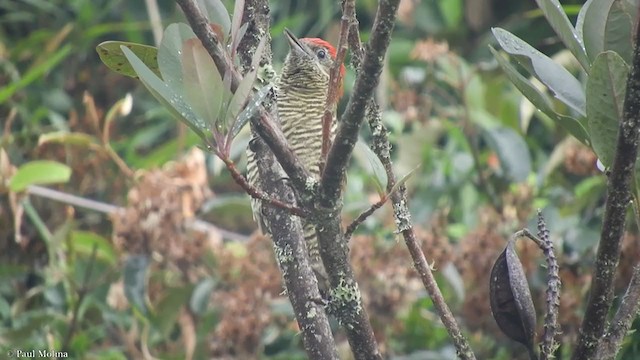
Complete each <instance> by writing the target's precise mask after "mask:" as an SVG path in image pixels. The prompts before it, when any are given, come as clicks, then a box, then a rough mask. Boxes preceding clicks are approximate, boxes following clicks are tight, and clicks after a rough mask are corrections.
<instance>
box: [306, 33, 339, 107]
mask: <svg viewBox="0 0 640 360" xmlns="http://www.w3.org/2000/svg"><path fill="white" fill-rule="evenodd" d="M300 40H301V41H304V42H308V43H312V44H314V45H316V46H322V47H323V48H325V49H327V51H328V52H329V56H331V58H332V59H333V60H335V59H336V54H337V51H336V48H334V47H333V45H331V44H330V43H329V42H327V41H325V40H323V39H320V38H303V39H300ZM346 70H347V69H346V68H345V67H344V64H340V78H341V79H342V81H341V83H340V89H339V90H338V96H339V97H342V95H343V93H344V89H343V86H344V74H345V72H346Z"/></svg>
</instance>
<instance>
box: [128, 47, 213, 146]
mask: <svg viewBox="0 0 640 360" xmlns="http://www.w3.org/2000/svg"><path fill="white" fill-rule="evenodd" d="M122 51H123V52H124V54H125V56H126V57H127V60H129V62H130V63H131V66H132V67H133V69H134V70H135V71H136V73H137V74H138V76H139V77H140V81H141V82H142V83H143V84H144V86H145V87H146V88H147V90H149V92H151V94H152V95H153V96H154V97H155V98H156V99H157V100H158V101H160V103H162V105H164V106H165V107H166V108H167V109H168V110H169V112H171V114H172V115H174V116H175V117H176V118H177V119H178V120H180V121H182V122H183V123H185V124H186V125H187V126H189V128H191V130H193V131H194V132H195V133H196V134H197V135H198V136H199V137H200V138H201V139H206V138H207V137H206V135H205V132H206V131H207V130H208V128H207V126H206V124H205V123H204V121H202V120H201V119H200V118H198V117H197V116H196V115H195V114H194V113H193V111H192V110H191V107H190V106H189V105H188V104H187V103H186V101H185V100H184V98H183V97H182V95H179V94H178V93H177V92H176V91H175V90H174V89H172V88H171V87H169V86H168V85H167V84H166V83H165V82H163V81H162V80H161V79H160V78H158V77H157V76H156V75H155V74H154V73H153V72H152V71H151V70H150V69H149V68H148V67H147V66H146V65H145V64H144V63H143V62H142V61H141V60H140V59H138V57H137V56H136V55H135V54H134V53H133V52H132V51H131V50H129V49H128V48H126V47H124V46H123V47H122Z"/></svg>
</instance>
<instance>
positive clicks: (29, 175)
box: [9, 160, 71, 191]
mask: <svg viewBox="0 0 640 360" xmlns="http://www.w3.org/2000/svg"><path fill="white" fill-rule="evenodd" d="M70 177H71V168H70V167H68V166H67V165H65V164H61V163H59V162H55V161H49V160H36V161H31V162H28V163H26V164H23V165H22V166H20V167H19V168H18V171H17V172H16V173H15V174H14V175H13V176H12V177H11V180H10V181H9V189H11V191H22V190H25V189H26V188H27V187H29V186H30V185H43V184H57V183H66V182H67V181H69V178H70Z"/></svg>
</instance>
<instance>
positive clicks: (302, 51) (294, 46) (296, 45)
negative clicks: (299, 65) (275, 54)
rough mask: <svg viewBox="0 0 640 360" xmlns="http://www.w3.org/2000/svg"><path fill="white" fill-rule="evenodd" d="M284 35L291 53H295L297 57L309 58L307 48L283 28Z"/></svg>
mask: <svg viewBox="0 0 640 360" xmlns="http://www.w3.org/2000/svg"><path fill="white" fill-rule="evenodd" d="M284 34H285V35H286V37H287V41H289V47H290V48H291V51H293V52H295V53H297V54H298V55H302V56H311V54H309V50H308V49H307V47H306V46H304V45H303V44H302V43H301V42H300V40H299V39H298V38H297V37H296V36H295V35H293V33H292V32H291V31H290V30H289V29H287V28H284Z"/></svg>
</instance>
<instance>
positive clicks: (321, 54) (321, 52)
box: [316, 49, 327, 60]
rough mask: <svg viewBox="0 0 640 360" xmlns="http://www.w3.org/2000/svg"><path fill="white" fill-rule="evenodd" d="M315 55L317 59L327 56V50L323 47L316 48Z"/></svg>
mask: <svg viewBox="0 0 640 360" xmlns="http://www.w3.org/2000/svg"><path fill="white" fill-rule="evenodd" d="M316 55H317V56H318V59H320V60H322V59H324V58H325V57H327V51H326V50H325V49H320V50H318V52H317V53H316Z"/></svg>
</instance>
